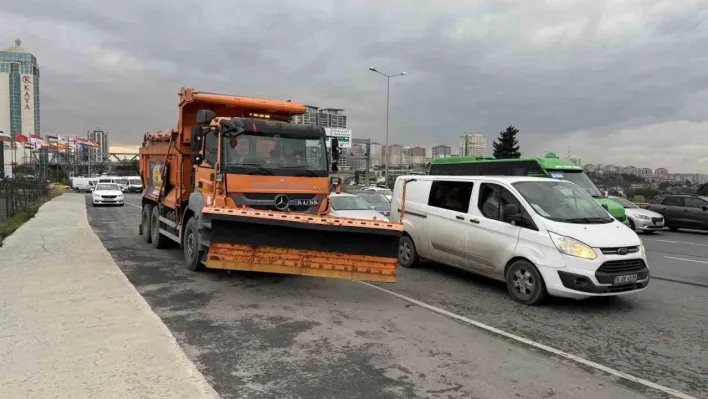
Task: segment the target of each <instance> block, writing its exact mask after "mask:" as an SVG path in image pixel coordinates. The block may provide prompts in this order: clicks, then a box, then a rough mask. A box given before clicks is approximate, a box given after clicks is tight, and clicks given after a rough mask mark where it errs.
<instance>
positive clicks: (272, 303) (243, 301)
mask: <svg viewBox="0 0 708 399" xmlns="http://www.w3.org/2000/svg"><path fill="white" fill-rule="evenodd" d="M127 199H128V201H129V204H128V205H126V206H125V207H122V208H97V209H93V208H91V207H88V216H89V222H90V224H91V226H92V227H93V228H94V231H96V233H97V235H98V236H99V238H100V239H101V240H102V242H103V243H104V245H105V246H106V248H107V249H108V250H109V252H110V253H111V254H112V256H113V257H114V259H115V260H116V263H117V264H118V265H119V267H121V269H122V270H123V272H124V273H125V274H126V275H127V276H128V278H129V279H130V281H131V282H132V283H133V284H134V285H135V286H136V288H137V289H138V291H139V292H140V293H141V294H142V295H143V297H145V299H146V300H147V301H148V303H149V304H150V305H151V307H152V308H153V310H154V311H155V312H156V313H157V314H158V315H159V316H160V317H161V318H162V319H163V321H164V322H165V324H166V325H167V326H168V327H169V328H170V329H171V330H172V331H173V334H175V336H176V337H177V339H178V341H179V342H180V344H181V345H182V346H183V348H185V350H186V352H187V354H188V356H190V358H191V359H192V360H193V361H195V363H196V364H197V366H198V367H199V368H200V370H201V371H202V372H203V373H204V374H205V376H206V377H207V379H208V380H209V381H210V382H211V383H212V384H213V386H214V387H215V388H216V389H217V391H218V392H220V393H221V394H222V395H223V396H224V397H362V398H374V397H376V398H379V397H514V396H515V397H551V396H555V395H558V396H557V397H580V396H582V393H593V394H594V395H595V397H633V396H636V397H645V396H646V397H666V396H664V395H663V394H660V393H658V392H656V391H652V390H647V389H644V388H643V387H641V386H638V385H636V384H627V383H625V382H623V381H619V383H621V384H623V386H626V387H627V388H629V389H631V390H628V391H626V392H624V393H622V394H620V395H619V396H612V395H613V394H611V393H605V394H603V393H602V391H601V390H602V389H609V388H611V387H612V388H613V389H616V388H617V386H616V384H617V382H615V381H613V380H612V379H610V378H609V377H607V376H604V375H598V373H597V372H594V371H593V370H587V371H588V372H587V373H586V372H585V371H582V370H580V368H578V367H576V365H569V364H567V363H566V362H561V361H559V360H558V359H553V358H550V357H548V356H547V355H545V354H543V353H538V352H537V351H534V350H529V349H528V348H525V347H523V346H521V345H517V344H515V343H514V344H511V343H509V342H507V341H504V340H501V339H499V338H498V337H496V336H491V335H489V334H487V333H484V332H481V331H480V330H478V329H476V328H474V327H470V326H469V325H463V324H462V323H459V322H456V321H454V320H451V319H449V318H446V317H444V316H441V315H438V314H436V313H433V312H430V311H428V310H426V309H423V308H420V307H418V306H413V305H411V304H410V303H406V302H404V301H401V300H399V299H397V298H395V297H393V296H391V295H388V294H386V293H383V292H379V291H377V290H374V289H372V288H370V287H366V286H364V285H362V284H359V283H356V282H348V281H337V280H328V279H314V278H300V277H295V276H274V275H258V274H239V273H232V274H229V273H226V272H205V273H198V274H195V273H190V272H187V271H185V270H184V269H183V268H182V254H181V251H180V250H178V249H173V250H162V251H159V250H153V249H151V248H149V247H147V245H146V244H142V243H140V239H139V238H138V236H137V225H138V223H139V215H140V209H139V205H138V204H139V197H137V196H135V197H132V196H130V197H128V198H127ZM87 202H88V200H87ZM131 204H132V205H131ZM684 237H686V238H690V240H689V239H685V240H683V239H682V240H679V238H684ZM643 238H645V245H646V247H647V250H648V252H649V261H650V267H651V268H652V270H653V271H654V272H655V274H657V275H661V276H662V277H667V278H673V279H676V280H680V279H686V280H693V279H694V278H699V279H700V278H705V277H706V268H705V267H703V266H708V265H704V264H702V263H696V262H688V261H683V260H676V259H673V258H679V257H680V258H686V259H688V258H690V259H701V258H700V256H703V255H702V254H704V255H705V257H706V259H708V237H705V236H702V235H695V234H691V233H688V234H684V233H681V232H679V233H660V234H655V235H654V236H647V237H643ZM650 239H651V240H653V241H649V240H650ZM657 240H663V241H657ZM699 240H702V241H699ZM664 241H680V242H691V244H686V243H683V244H678V243H675V242H670V243H668V242H664ZM702 242H706V246H701V245H694V244H700V243H702ZM660 251H661V252H660ZM670 252H671V253H670ZM674 253H675V254H674ZM667 256H669V257H671V258H666V257H667ZM697 266H701V267H697ZM691 282H695V281H691ZM383 287H385V288H386V289H388V290H391V291H394V292H396V293H400V294H402V295H406V296H408V297H411V298H414V299H417V300H420V301H422V302H424V303H426V304H429V305H433V306H436V307H439V308H441V309H444V310H447V311H450V312H453V313H455V314H458V315H461V316H464V317H467V318H470V319H473V320H476V321H479V322H481V323H485V324H487V325H490V326H493V327H496V328H499V329H502V330H504V331H506V332H509V333H513V334H516V335H518V336H521V337H523V338H527V339H530V340H533V341H535V342H539V343H541V344H545V345H548V346H551V347H554V348H556V349H559V350H562V351H565V352H568V353H571V354H573V355H577V356H580V357H583V358H585V359H588V360H591V361H594V362H597V363H599V364H602V365H604V366H607V367H611V368H613V369H616V370H619V371H621V372H625V373H628V374H631V375H633V376H636V377H639V378H642V379H646V380H649V381H652V382H655V383H657V384H660V385H663V386H666V387H670V388H673V389H676V390H679V391H681V392H684V393H686V394H689V395H693V396H695V397H699V398H702V397H708V381H707V377H706V376H707V375H708V362H706V361H705V359H708V334H707V330H708V325H706V320H708V307H706V304H708V289H707V288H705V287H701V286H696V285H689V284H683V283H677V282H672V281H664V280H658V279H654V280H652V282H651V284H650V286H649V289H648V290H646V291H645V292H643V293H640V294H636V295H633V296H627V297H621V298H614V299H605V298H600V299H597V300H587V301H572V300H563V299H554V300H552V301H551V302H550V303H549V304H547V305H544V306H542V307H527V306H523V305H519V304H517V303H515V302H513V301H512V300H511V299H510V298H509V297H508V294H507V293H506V290H505V287H504V285H503V284H500V283H497V282H494V281H490V280H488V279H486V278H482V277H478V276H475V275H472V274H469V273H464V272H461V271H458V270H456V269H452V268H449V267H446V266H442V265H437V264H424V265H422V267H420V268H417V269H414V270H408V269H402V270H400V272H399V277H398V282H397V283H396V284H392V285H384V286H383ZM274 327H277V328H274ZM264 364H265V365H266V366H263V365H264ZM480 364H482V365H483V366H484V367H480ZM236 365H238V367H237V366H236ZM564 373H570V374H568V375H566V374H564ZM561 374H562V375H563V378H564V379H565V380H567V381H565V382H566V383H565V384H563V383H560V382H559V381H558V378H557V377H558V376H559V375H561ZM598 377H602V380H601V381H602V382H597V380H596V379H597V378H598ZM584 378H591V379H589V380H584ZM544 383H545V384H546V385H548V384H550V385H551V386H554V387H556V388H555V390H554V391H552V392H543V391H542V388H541V387H542V386H544ZM502 386H506V387H505V388H504V389H505V390H504V391H503V392H500V391H499V389H500V387H502ZM573 387H574V388H575V389H577V391H574V393H569V392H572V391H570V390H571V389H572V388H573ZM620 388H621V387H620ZM354 393H356V394H354ZM615 395H616V394H615Z"/></svg>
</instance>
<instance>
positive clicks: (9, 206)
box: [0, 179, 49, 222]
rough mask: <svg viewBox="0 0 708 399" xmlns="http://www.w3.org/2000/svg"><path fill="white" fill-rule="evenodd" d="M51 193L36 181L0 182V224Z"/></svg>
mask: <svg viewBox="0 0 708 399" xmlns="http://www.w3.org/2000/svg"><path fill="white" fill-rule="evenodd" d="M48 192H49V189H48V188H47V185H46V184H44V183H41V182H39V181H38V180H34V179H3V180H1V181H0V222H4V221H6V220H8V219H10V218H11V217H13V216H15V215H16V214H17V213H19V212H20V211H22V210H23V209H25V208H26V207H28V206H30V205H32V204H33V203H34V202H36V201H37V200H39V199H40V198H41V197H43V196H46V195H47V194H48Z"/></svg>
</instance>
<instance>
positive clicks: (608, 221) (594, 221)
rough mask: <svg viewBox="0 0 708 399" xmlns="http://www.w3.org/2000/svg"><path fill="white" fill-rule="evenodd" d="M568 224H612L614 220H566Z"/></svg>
mask: <svg viewBox="0 0 708 399" xmlns="http://www.w3.org/2000/svg"><path fill="white" fill-rule="evenodd" d="M565 221H566V222H569V223H587V224H594V223H610V222H612V220H608V219H605V218H595V217H592V218H570V219H565Z"/></svg>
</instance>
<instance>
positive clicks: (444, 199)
mask: <svg viewBox="0 0 708 399" xmlns="http://www.w3.org/2000/svg"><path fill="white" fill-rule="evenodd" d="M473 185H474V184H473V183H472V182H465V181H434V182H433V184H432V186H431V187H430V197H428V205H430V206H434V207H436V208H444V209H449V210H451V211H455V212H463V213H467V211H468V210H469V207H470V197H471V196H472V187H473Z"/></svg>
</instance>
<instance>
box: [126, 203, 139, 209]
mask: <svg viewBox="0 0 708 399" xmlns="http://www.w3.org/2000/svg"><path fill="white" fill-rule="evenodd" d="M124 203H125V204H128V205H130V206H134V207H136V208H139V209H142V208H143V207H142V206H140V205H135V204H131V203H130V202H124Z"/></svg>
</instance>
